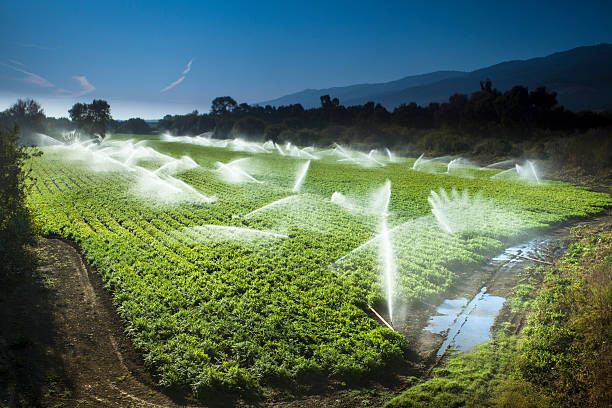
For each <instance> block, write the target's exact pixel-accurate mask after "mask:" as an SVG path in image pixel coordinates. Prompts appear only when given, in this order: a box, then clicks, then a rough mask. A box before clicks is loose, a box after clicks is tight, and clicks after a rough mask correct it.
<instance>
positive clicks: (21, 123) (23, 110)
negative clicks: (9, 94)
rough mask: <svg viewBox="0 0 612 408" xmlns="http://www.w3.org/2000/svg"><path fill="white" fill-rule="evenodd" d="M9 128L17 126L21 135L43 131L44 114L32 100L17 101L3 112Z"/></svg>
mask: <svg viewBox="0 0 612 408" xmlns="http://www.w3.org/2000/svg"><path fill="white" fill-rule="evenodd" d="M5 115H6V118H7V119H8V120H7V122H8V125H9V126H17V128H18V129H19V130H20V133H21V134H22V135H26V136H27V135H29V134H30V133H33V132H39V133H43V132H44V131H45V119H46V117H45V112H44V110H43V108H42V107H41V106H40V104H39V103H38V102H36V101H35V100H33V99H19V100H17V102H15V104H14V105H13V106H11V107H10V108H8V109H7V110H6V112H5Z"/></svg>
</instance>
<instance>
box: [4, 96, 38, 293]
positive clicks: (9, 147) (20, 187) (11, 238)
mask: <svg viewBox="0 0 612 408" xmlns="http://www.w3.org/2000/svg"><path fill="white" fill-rule="evenodd" d="M25 108H26V109H25V111H26V112H32V109H34V107H33V106H32V104H31V103H26V104H25ZM31 108H32V109H31ZM34 110H36V109H34ZM33 153H35V152H33V151H32V150H30V149H27V148H24V147H21V146H19V144H18V132H17V128H13V129H3V128H1V127H0V281H1V280H4V279H6V278H9V277H10V276H11V275H14V274H15V273H18V272H19V271H22V270H28V268H29V266H31V265H32V264H33V260H32V256H31V254H30V253H29V252H28V250H27V245H28V244H30V243H32V241H33V239H34V233H33V228H32V225H31V222H30V213H29V211H28V209H27V207H26V206H25V205H24V198H25V194H26V192H27V190H28V188H29V183H30V182H31V180H32V179H31V178H30V173H29V171H28V170H27V168H26V167H25V163H26V161H27V160H28V159H29V158H30V157H31V156H32V154H33ZM5 283H6V281H5Z"/></svg>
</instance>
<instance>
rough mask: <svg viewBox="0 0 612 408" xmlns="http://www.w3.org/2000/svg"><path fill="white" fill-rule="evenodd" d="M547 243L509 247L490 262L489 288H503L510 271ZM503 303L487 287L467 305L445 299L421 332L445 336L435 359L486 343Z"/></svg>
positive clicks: (465, 302)
mask: <svg viewBox="0 0 612 408" xmlns="http://www.w3.org/2000/svg"><path fill="white" fill-rule="evenodd" d="M546 242H547V240H543V239H534V240H531V241H529V242H526V243H523V244H521V245H516V246H512V247H509V248H507V249H506V250H504V252H503V253H501V254H500V255H498V256H496V257H494V258H492V259H491V261H490V262H489V269H492V270H493V271H492V278H491V281H490V282H489V286H490V287H491V286H493V287H495V286H500V285H503V284H504V283H503V282H504V281H505V280H507V279H508V275H510V274H512V271H513V269H514V268H515V267H518V266H521V264H523V263H524V262H526V261H529V260H534V258H536V257H537V252H538V249H539V248H541V247H542V245H543V244H545V243H546ZM498 289H499V288H498ZM505 301H506V298H504V297H501V296H494V295H492V294H491V293H489V292H488V291H487V287H486V286H483V287H481V289H480V291H479V292H478V293H477V294H476V295H475V296H474V297H472V298H471V299H470V300H469V301H468V299H467V298H465V297H459V298H456V299H445V300H444V301H443V302H442V303H441V304H440V305H439V306H438V307H437V308H436V315H434V316H431V317H430V319H429V322H428V325H427V327H425V329H424V330H426V331H428V332H430V333H435V334H446V335H445V338H444V341H443V343H442V345H441V346H440V348H439V349H438V351H437V353H436V354H437V356H438V357H441V356H443V355H444V353H445V352H446V351H447V350H448V348H451V347H452V348H453V349H455V350H458V351H469V350H471V349H472V348H474V346H476V345H478V344H480V343H483V342H485V341H487V340H489V339H490V338H491V327H492V326H493V323H494V322H495V319H496V317H497V315H498V314H499V312H500V311H501V309H502V307H503V305H504V303H505Z"/></svg>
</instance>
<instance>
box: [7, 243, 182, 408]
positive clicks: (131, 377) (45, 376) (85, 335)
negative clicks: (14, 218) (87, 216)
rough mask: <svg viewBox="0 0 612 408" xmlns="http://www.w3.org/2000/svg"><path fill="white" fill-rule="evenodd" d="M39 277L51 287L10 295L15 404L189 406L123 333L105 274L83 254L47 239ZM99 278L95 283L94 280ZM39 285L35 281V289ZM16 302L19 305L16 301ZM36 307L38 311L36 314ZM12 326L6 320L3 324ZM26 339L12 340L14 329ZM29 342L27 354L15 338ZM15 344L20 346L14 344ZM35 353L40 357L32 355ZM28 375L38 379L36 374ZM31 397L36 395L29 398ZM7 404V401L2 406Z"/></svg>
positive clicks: (19, 289)
mask: <svg viewBox="0 0 612 408" xmlns="http://www.w3.org/2000/svg"><path fill="white" fill-rule="evenodd" d="M36 252H37V255H38V257H39V259H40V266H39V267H38V270H37V275H38V276H39V277H41V280H40V281H39V282H40V283H42V284H44V286H46V288H44V287H38V288H36V287H33V285H27V284H25V283H22V284H21V285H20V286H18V287H16V288H15V290H14V291H13V292H12V294H11V296H9V297H8V298H7V299H4V301H5V303H4V307H2V310H4V311H5V313H8V314H9V315H11V316H12V318H10V317H9V316H7V318H10V321H5V322H4V323H5V324H6V325H7V326H8V327H5V330H4V331H5V332H6V333H9V337H7V338H9V340H7V342H8V343H9V345H8V346H7V348H8V349H9V350H10V351H9V353H10V354H11V356H9V357H10V358H12V360H13V363H14V365H16V366H17V367H22V368H23V373H17V375H16V378H15V379H14V382H15V385H14V387H13V393H12V394H13V397H12V398H9V399H8V400H7V401H6V403H7V404H8V405H9V406H33V405H35V406H62V407H87V406H91V407H148V408H155V407H174V406H185V404H184V403H181V402H182V401H178V402H177V401H173V400H172V399H170V398H169V397H168V396H167V395H165V394H163V393H161V392H159V391H157V390H156V389H155V387H154V385H153V382H152V380H151V379H150V377H149V376H148V374H147V372H146V371H145V370H144V369H143V368H142V364H141V362H139V361H138V354H137V353H136V352H135V351H134V349H133V347H132V346H131V344H130V342H129V341H128V340H127V339H126V338H125V335H124V334H123V330H122V326H121V322H120V321H119V319H118V317H117V316H116V315H115V314H114V313H113V312H112V310H113V309H112V305H111V304H110V299H109V296H108V294H107V293H105V292H104V291H103V290H102V289H100V286H101V285H99V282H98V281H96V280H98V279H99V278H98V277H97V276H94V275H93V274H92V273H91V272H90V271H89V270H88V269H87V268H86V267H85V265H84V264H83V262H82V260H81V257H80V256H79V254H78V252H77V251H76V250H75V249H74V248H73V247H72V246H71V245H69V244H68V243H66V242H63V241H61V240H58V239H41V242H40V244H39V246H38V247H37V248H36ZM92 282H94V284H92ZM29 286H32V287H29ZM11 303H14V305H15V307H11ZM32 309H35V310H36V312H35V313H32V312H33V310H32ZM3 326H4V324H3ZM11 332H13V333H24V334H22V335H21V336H22V337H25V339H23V338H22V339H21V340H19V339H10V333H11ZM20 341H21V343H24V345H23V346H22V347H21V348H22V352H23V353H19V352H17V353H16V352H15V350H11V344H13V343H15V342H16V344H18V345H19V344H20ZM13 348H14V347H13ZM20 354H25V355H27V354H34V355H37V356H38V358H31V359H30V358H27V357H26V358H24V356H21V355H20ZM28 373H31V374H32V375H33V376H34V377H36V376H38V377H40V378H28V377H27V375H28ZM15 387H17V388H19V387H21V388H23V389H22V390H21V391H20V392H18V391H19V390H17V389H15ZM28 400H29V401H28ZM1 404H2V403H1V402H0V406H1Z"/></svg>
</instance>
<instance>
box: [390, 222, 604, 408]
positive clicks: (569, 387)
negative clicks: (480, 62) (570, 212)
mask: <svg viewBox="0 0 612 408" xmlns="http://www.w3.org/2000/svg"><path fill="white" fill-rule="evenodd" d="M575 234H576V236H575V239H576V242H574V243H573V244H571V245H570V247H569V249H568V251H567V253H566V254H565V255H564V256H563V257H562V259H561V260H560V261H559V262H558V263H557V264H555V265H554V266H553V267H550V268H548V269H547V270H545V271H544V274H543V279H544V282H543V285H542V288H541V289H540V290H539V292H536V293H537V296H536V297H535V299H534V300H531V301H527V302H525V301H526V300H527V299H526V297H527V298H528V297H529V296H528V295H526V294H527V293H534V292H531V291H525V290H524V285H525V284H522V285H519V286H518V287H517V288H516V289H515V292H514V294H513V296H512V297H511V299H509V300H510V303H511V304H512V305H513V306H514V307H516V305H522V306H523V307H527V308H529V309H531V311H530V313H529V318H528V324H527V326H526V328H525V329H523V331H522V333H521V334H519V335H510V334H508V333H509V332H510V330H509V329H510V328H509V327H502V328H501V329H500V330H499V331H498V332H497V334H496V335H495V337H494V339H493V340H492V341H491V342H489V343H486V344H482V345H480V346H478V347H477V348H476V349H475V350H474V351H471V352H468V353H461V354H458V355H457V356H454V357H451V358H450V359H449V360H448V361H447V362H446V363H445V364H444V365H443V366H442V367H440V368H436V369H435V370H434V371H433V373H432V378H431V379H429V380H426V381H424V382H422V383H420V384H418V385H415V386H413V387H411V388H410V389H409V390H407V391H405V392H404V393H402V394H401V395H400V396H398V397H396V398H395V399H393V400H391V401H390V402H389V403H388V404H387V406H389V407H451V406H474V407H477V406H478V407H483V406H495V407H534V408H535V407H577V406H591V407H604V406H607V405H608V404H609V402H610V401H611V400H612V395H611V392H610V387H609V383H610V379H611V378H610V372H609V367H610V356H611V355H612V350H611V349H610V333H611V329H612V319H611V315H610V310H612V307H611V306H612V305H611V304H610V302H611V297H610V294H611V293H612V279H611V278H612V276H611V273H612V264H611V256H612V234H611V233H610V231H609V225H606V226H604V227H603V229H601V228H599V229H596V228H593V227H590V228H582V229H579V230H577V231H576V232H575ZM540 270H541V269H536V270H535V271H534V274H535V275H536V277H537V276H538V275H539V271H540ZM535 280H536V281H537V280H539V279H538V278H536V279H535ZM512 329H515V328H512Z"/></svg>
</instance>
